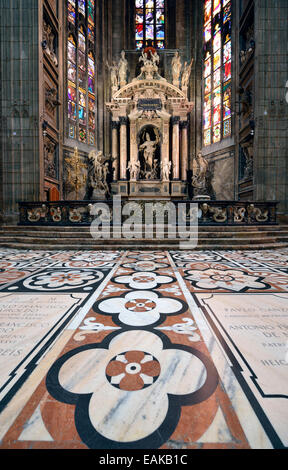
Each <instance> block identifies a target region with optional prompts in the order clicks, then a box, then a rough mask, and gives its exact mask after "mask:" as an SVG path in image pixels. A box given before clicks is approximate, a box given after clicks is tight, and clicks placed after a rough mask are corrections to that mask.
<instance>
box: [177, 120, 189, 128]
mask: <svg viewBox="0 0 288 470" xmlns="http://www.w3.org/2000/svg"><path fill="white" fill-rule="evenodd" d="M179 125H180V129H187V127H188V121H180V123H179Z"/></svg>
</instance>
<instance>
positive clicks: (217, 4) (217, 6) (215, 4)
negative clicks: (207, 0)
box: [213, 0, 221, 16]
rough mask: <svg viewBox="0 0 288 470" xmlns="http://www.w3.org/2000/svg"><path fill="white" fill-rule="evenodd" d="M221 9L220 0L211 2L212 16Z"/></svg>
mask: <svg viewBox="0 0 288 470" xmlns="http://www.w3.org/2000/svg"><path fill="white" fill-rule="evenodd" d="M220 11H221V0H214V2H213V16H216V15H217V14H218V13H220Z"/></svg>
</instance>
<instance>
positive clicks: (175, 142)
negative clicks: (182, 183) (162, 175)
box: [172, 116, 180, 180]
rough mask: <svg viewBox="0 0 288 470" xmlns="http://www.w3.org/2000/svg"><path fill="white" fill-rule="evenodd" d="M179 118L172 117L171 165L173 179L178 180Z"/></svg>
mask: <svg viewBox="0 0 288 470" xmlns="http://www.w3.org/2000/svg"><path fill="white" fill-rule="evenodd" d="M179 122H180V117H179V116H173V117H172V126H173V134H172V142H173V143H172V163H173V179H174V180H179V175H180V151H179V150H180V147H179V144H180V131H179Z"/></svg>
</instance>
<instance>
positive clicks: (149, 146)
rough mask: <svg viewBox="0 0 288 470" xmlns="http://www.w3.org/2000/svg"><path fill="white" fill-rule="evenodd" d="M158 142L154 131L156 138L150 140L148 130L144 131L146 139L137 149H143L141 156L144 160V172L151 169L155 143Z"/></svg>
mask: <svg viewBox="0 0 288 470" xmlns="http://www.w3.org/2000/svg"><path fill="white" fill-rule="evenodd" d="M159 142H160V138H159V135H157V133H156V139H155V140H151V137H150V135H149V133H148V132H146V140H145V142H143V144H142V145H140V147H139V150H142V151H143V156H144V160H145V172H146V171H152V168H153V161H154V156H155V152H156V148H157V145H158V144H159Z"/></svg>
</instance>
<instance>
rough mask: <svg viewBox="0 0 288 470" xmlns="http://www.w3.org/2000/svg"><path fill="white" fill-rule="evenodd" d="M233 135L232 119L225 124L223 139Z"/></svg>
mask: <svg viewBox="0 0 288 470" xmlns="http://www.w3.org/2000/svg"><path fill="white" fill-rule="evenodd" d="M229 135H231V118H230V119H227V120H226V121H224V122H223V137H229Z"/></svg>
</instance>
